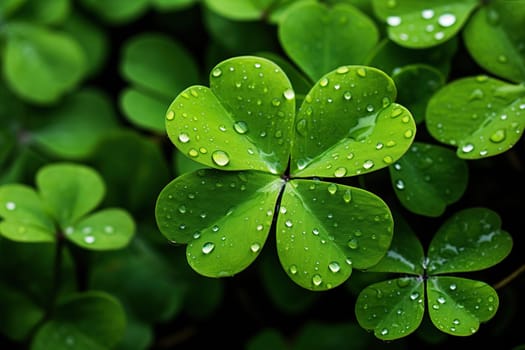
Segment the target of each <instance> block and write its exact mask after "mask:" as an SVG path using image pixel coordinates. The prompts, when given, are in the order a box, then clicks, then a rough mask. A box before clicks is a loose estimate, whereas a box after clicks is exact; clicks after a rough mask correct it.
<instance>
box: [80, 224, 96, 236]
mask: <svg viewBox="0 0 525 350" xmlns="http://www.w3.org/2000/svg"><path fill="white" fill-rule="evenodd" d="M91 232H93V229H92V228H91V227H89V226H86V227H84V228H83V229H82V233H83V234H85V235H87V234H90V233H91Z"/></svg>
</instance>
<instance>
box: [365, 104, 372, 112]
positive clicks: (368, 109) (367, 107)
mask: <svg viewBox="0 0 525 350" xmlns="http://www.w3.org/2000/svg"><path fill="white" fill-rule="evenodd" d="M366 110H367V111H368V112H373V111H374V106H372V105H368V106H366Z"/></svg>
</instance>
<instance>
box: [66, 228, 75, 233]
mask: <svg viewBox="0 0 525 350" xmlns="http://www.w3.org/2000/svg"><path fill="white" fill-rule="evenodd" d="M73 232H75V229H74V228H73V227H72V226H68V227H66V229H65V233H66V235H71V234H73Z"/></svg>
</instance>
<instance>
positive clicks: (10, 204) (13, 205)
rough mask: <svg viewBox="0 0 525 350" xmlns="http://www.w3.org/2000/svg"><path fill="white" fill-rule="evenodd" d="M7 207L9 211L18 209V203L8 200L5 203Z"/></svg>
mask: <svg viewBox="0 0 525 350" xmlns="http://www.w3.org/2000/svg"><path fill="white" fill-rule="evenodd" d="M5 208H6V209H7V210H9V211H12V210H15V209H16V203H15V202H7V203H6V204H5Z"/></svg>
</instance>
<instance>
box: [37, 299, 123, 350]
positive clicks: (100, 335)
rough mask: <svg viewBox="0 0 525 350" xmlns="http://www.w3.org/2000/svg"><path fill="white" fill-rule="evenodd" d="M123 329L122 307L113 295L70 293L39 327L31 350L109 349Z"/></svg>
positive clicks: (118, 338) (117, 339) (119, 336)
mask: <svg viewBox="0 0 525 350" xmlns="http://www.w3.org/2000/svg"><path fill="white" fill-rule="evenodd" d="M125 327H126V315H125V312H124V308H123V307H122V305H121V304H120V302H119V301H118V300H117V299H116V298H114V297H113V296H111V295H109V294H107V293H104V292H99V291H89V292H85V293H77V294H71V295H69V296H68V297H65V298H63V300H61V302H60V304H59V305H58V306H57V308H56V310H54V313H53V317H51V318H50V319H49V320H47V321H46V322H45V323H44V324H43V325H42V326H41V327H40V328H38V330H37V332H36V334H35V336H34V338H33V339H32V342H31V349H32V350H44V349H49V348H52V349H57V350H62V349H70V348H71V347H75V348H77V349H105V348H106V349H107V348H112V347H113V346H115V345H116V344H117V343H118V341H119V340H120V339H121V338H122V336H123V335H124V330H125Z"/></svg>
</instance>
